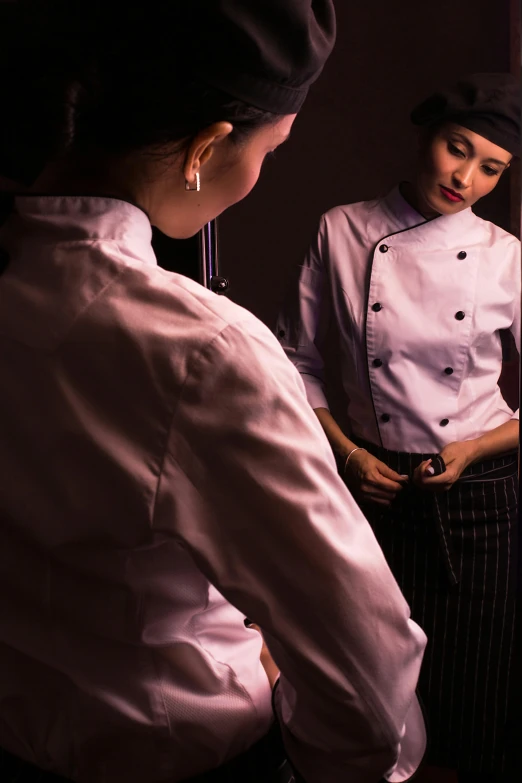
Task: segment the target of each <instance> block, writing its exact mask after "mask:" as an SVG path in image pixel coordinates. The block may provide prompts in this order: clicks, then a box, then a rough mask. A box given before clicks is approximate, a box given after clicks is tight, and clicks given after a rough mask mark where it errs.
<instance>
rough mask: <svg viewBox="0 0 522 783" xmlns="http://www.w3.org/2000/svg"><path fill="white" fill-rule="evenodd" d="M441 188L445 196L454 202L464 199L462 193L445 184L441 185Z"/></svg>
mask: <svg viewBox="0 0 522 783" xmlns="http://www.w3.org/2000/svg"><path fill="white" fill-rule="evenodd" d="M439 188H440V191H441V193H442V195H443V196H444V198H446V199H447V200H448V201H451V202H452V203H453V204H456V203H458V202H460V201H464V197H463V196H461V195H460V193H456V192H455V191H454V190H452V189H451V188H445V187H444V185H439Z"/></svg>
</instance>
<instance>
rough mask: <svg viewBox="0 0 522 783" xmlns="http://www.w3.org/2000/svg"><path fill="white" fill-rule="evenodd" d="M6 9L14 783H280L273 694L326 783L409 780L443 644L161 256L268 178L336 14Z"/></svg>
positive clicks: (312, 774)
mask: <svg viewBox="0 0 522 783" xmlns="http://www.w3.org/2000/svg"><path fill="white" fill-rule="evenodd" d="M2 5H4V4H2ZM9 5H11V6H12V9H11V10H12V12H13V13H14V14H15V17H16V18H14V20H13V25H14V26H15V28H16V29H15V31H14V32H13V34H12V35H6V33H5V26H2V32H3V39H4V40H3V48H2V50H1V51H0V56H2V57H4V56H6V47H7V48H8V44H9V43H10V41H12V42H13V50H12V52H11V59H10V60H9V61H8V62H6V63H5V64H4V65H5V66H6V68H7V67H8V66H11V67H10V70H9V79H5V80H3V81H2V83H1V84H0V88H1V90H2V94H1V95H0V98H1V103H2V107H3V109H4V110H5V114H4V116H3V118H2V123H1V125H0V173H2V174H4V175H6V176H10V177H11V179H15V180H16V179H17V178H20V177H22V176H24V177H25V179H26V180H27V181H28V182H30V183H31V182H32V183H33V184H32V185H31V187H30V189H29V192H28V193H26V194H23V195H17V196H16V198H14V199H11V207H10V209H7V206H6V209H5V211H4V215H3V217H4V222H3V225H2V227H1V230H0V248H1V249H2V254H1V261H2V270H1V271H2V274H1V275H0V365H1V367H2V383H1V384H0V411H1V428H2V432H1V437H0V475H1V477H2V480H1V487H0V747H2V748H3V752H1V751H0V780H1V781H2V783H11V781H13V782H14V781H16V783H28V782H29V781H35V782H36V781H40V780H41V779H42V778H41V776H42V774H43V773H41V769H44V770H47V771H48V772H49V775H51V777H49V776H45V780H51V779H53V780H54V779H57V778H55V777H54V776H55V775H60V776H63V777H65V778H67V779H70V780H73V781H76V783H177V781H181V780H183V781H186V780H191V781H197V783H224V781H226V783H236V782H239V781H248V783H270V781H277V783H282V781H285V780H286V779H289V776H290V770H289V769H287V768H283V769H281V768H280V767H281V763H282V761H283V759H284V749H282V747H281V743H280V736H279V734H278V731H277V730H275V729H274V725H275V724H274V717H273V708H272V702H273V704H274V707H275V710H276V712H277V715H278V716H279V718H280V723H281V728H282V734H283V740H284V743H285V748H286V752H287V753H288V755H289V756H290V758H291V760H292V762H293V764H294V765H295V767H296V769H298V770H302V771H303V773H304V775H305V777H306V780H307V782H308V783H323V781H325V782H327V783H337V781H338V782H339V783H344V781H345V780H346V778H347V776H348V777H349V778H350V780H351V781H354V782H361V781H364V783H366V782H367V781H378V780H380V779H381V778H382V776H383V775H386V776H387V778H388V779H389V780H405V779H407V778H408V777H409V776H410V775H411V773H412V772H413V771H414V770H415V768H416V766H417V765H418V764H419V762H420V758H421V756H422V753H423V744H424V743H423V723H422V719H420V716H419V708H418V704H417V702H416V700H415V697H414V692H415V686H416V681H417V677H418V672H419V668H420V662H421V659H422V652H423V649H424V644H425V635H424V633H423V632H422V631H421V630H420V628H419V627H418V626H417V625H416V624H415V623H413V622H412V621H411V620H410V618H409V609H408V607H407V605H406V602H405V601H404V598H403V597H402V595H401V593H400V591H399V588H398V587H397V585H396V583H395V580H394V579H393V576H392V574H391V571H390V569H389V567H388V566H387V564H386V561H385V559H384V557H383V555H382V552H381V551H380V549H379V547H378V545H377V543H376V542H375V540H374V537H373V534H372V532H371V529H370V527H369V525H368V523H367V522H366V520H365V519H364V516H363V515H362V514H361V512H360V510H359V509H358V508H357V506H356V504H355V503H354V502H353V500H352V498H351V496H350V495H349V492H348V491H347V489H346V487H345V486H344V484H343V482H342V481H341V480H340V478H339V476H338V475H337V471H336V469H335V462H334V460H333V459H332V456H331V451H330V449H329V446H328V442H327V440H326V438H325V437H324V434H323V432H322V430H321V428H320V426H319V424H318V422H317V419H316V417H315V416H314V415H313V413H312V411H311V410H310V408H309V406H308V403H307V401H306V397H305V394H304V390H303V388H302V383H301V380H300V378H299V375H298V373H297V372H296V371H295V370H294V368H293V367H292V366H291V364H290V362H288V360H287V359H286V357H285V355H284V352H283V351H282V350H281V347H280V346H279V344H278V343H277V340H276V339H275V338H274V337H273V335H272V334H271V333H270V331H269V330H268V329H266V327H264V326H263V325H262V324H261V323H260V322H259V321H258V320H257V319H255V318H254V317H253V316H252V315H251V314H249V313H248V312H246V311H244V310H243V309H242V308H239V307H237V306H236V305H234V304H233V303H232V302H230V301H228V300H227V299H226V298H219V297H217V296H216V295H215V294H213V293H211V292H210V291H208V290H206V289H204V288H203V287H201V286H199V285H197V284H196V283H194V282H192V281H190V280H188V279H186V278H183V277H181V276H179V275H173V274H170V273H167V272H165V271H164V270H161V269H159V268H158V266H157V263H156V259H155V257H154V253H153V251H152V247H151V233H152V232H151V224H153V225H155V226H157V227H159V228H160V229H161V230H162V231H163V232H164V233H166V234H167V235H169V236H173V237H179V238H183V237H187V236H192V235H194V234H195V233H196V232H197V231H198V230H199V229H200V228H201V227H202V226H203V225H204V224H205V223H206V222H207V221H208V220H211V219H212V218H214V217H216V215H217V214H219V213H220V212H222V211H223V210H224V209H226V208H227V207H228V206H229V205H230V204H232V203H234V202H236V201H238V200H240V199H241V198H243V197H244V196H245V195H246V194H247V193H248V192H249V190H251V188H252V187H253V186H254V184H255V182H256V180H257V178H258V176H259V170H260V167H261V164H262V161H263V159H264V157H265V155H266V154H267V153H269V152H270V151H271V150H273V149H274V148H275V147H277V146H278V145H279V144H281V143H282V142H283V141H284V140H285V139H286V137H287V136H288V133H289V131H290V127H291V125H292V122H293V119H294V117H295V114H296V113H297V111H298V110H299V108H300V106H301V104H302V102H303V100H304V98H305V96H306V93H307V90H308V87H309V85H310V84H311V83H312V82H313V81H314V80H315V78H316V77H317V76H318V75H319V73H320V71H321V69H322V66H323V64H324V62H325V60H326V58H327V56H328V54H329V53H330V51H331V48H332V46H333V41H334V37H335V18H334V11H333V5H332V2H331V0H314V2H312V0H277V2H276V0H262V1H261V0H255V2H250V3H238V2H235V0H219V1H218V0H210V1H209V0H191V2H190V3H176V2H170V1H164V0H149V2H147V3H127V4H123V6H122V4H121V3H117V2H115V0H104V1H103V2H100V3H97V2H89V3H85V2H80V0H66V1H64V2H62V1H61V0H60V1H59V2H58V1H57V0H47V1H46V2H43V1H42V0H34V2H33V0H31V2H29V1H27V2H25V1H24V0H20V2H18V3H16V4H14V3H13V4H9ZM122 7H124V12H123V14H122ZM18 8H20V9H21V11H22V14H23V16H22V17H18V16H17V9H18ZM16 30H17V31H18V34H17V35H16V34H15V32H16ZM20 31H21V32H20ZM24 47H25V48H24ZM13 63H15V65H16V67H12V64H13ZM0 66H1V67H0V70H2V73H4V72H6V71H4V69H3V64H2V63H0ZM6 107H8V108H7V109H6ZM35 177H36V180H35ZM34 180H35V181H34ZM267 368H270V372H267ZM232 413H233V415H232ZM296 433H297V435H296ZM290 441H291V443H292V450H290V449H289V448H288V442H290ZM325 493H326V495H327V497H328V502H327V503H325V500H324V494H325ZM347 506H348V508H349V509H350V512H349V513H348V514H346V507H347ZM346 541H350V545H349V546H347V545H346ZM354 585H355V586H356V588H357V589H355V590H354ZM332 594H334V595H337V598H338V600H337V601H332ZM361 596H364V598H363V599H361ZM245 615H246V616H248V617H250V618H252V620H254V621H255V622H256V623H257V624H259V626H261V627H262V629H263V631H264V632H265V635H266V638H267V640H268V641H269V644H270V649H271V651H272V653H273V656H274V658H275V660H276V661H277V664H278V666H279V669H280V671H281V677H280V679H279V680H278V682H279V685H278V687H277V689H276V690H275V692H274V693H272V688H271V684H273V682H274V679H275V678H277V672H275V671H274V669H275V665H274V664H273V662H272V663H271V662H270V658H269V656H268V654H267V653H266V650H264V651H263V648H262V639H261V637H260V635H259V633H258V632H257V630H255V629H253V628H247V627H245V624H244V618H245ZM377 640H378V643H377ZM260 654H261V657H262V661H263V662H264V663H265V665H266V671H265V669H264V667H263V665H262V661H261V660H260ZM267 674H268V675H269V676H267ZM290 683H291V684H290ZM405 726H406V735H405V736H404V728H405ZM276 728H277V727H276ZM278 738H279V742H278ZM296 774H297V773H296ZM60 779H61V778H60Z"/></svg>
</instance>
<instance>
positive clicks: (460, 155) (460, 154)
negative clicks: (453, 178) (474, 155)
mask: <svg viewBox="0 0 522 783" xmlns="http://www.w3.org/2000/svg"><path fill="white" fill-rule="evenodd" d="M448 152H451V154H452V155H455V156H456V157H458V158H465V157H466V153H465V152H464V151H463V150H461V149H459V148H458V147H456V146H455V145H454V144H452V142H451V141H448Z"/></svg>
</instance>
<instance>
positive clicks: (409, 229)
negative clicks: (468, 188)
mask: <svg viewBox="0 0 522 783" xmlns="http://www.w3.org/2000/svg"><path fill="white" fill-rule="evenodd" d="M431 220H435V218H432V219H431ZM431 220H423V221H422V222H421V223H416V224H415V225H414V226H409V227H408V228H401V230H400V231H395V232H394V233H393V234H386V236H384V237H382V238H381V239H379V241H378V242H377V243H376V244H375V246H374V247H373V250H372V252H371V257H370V266H369V269H368V273H367V275H368V278H367V279H368V285H367V286H366V310H365V314H364V351H365V353H366V377H367V378H368V388H369V390H370V398H371V401H372V408H373V415H374V417H375V424H376V426H377V432H378V433H379V440H380V442H381V446H382V447H383V448H384V443H383V440H382V435H381V428H380V426H379V417H378V416H377V411H376V409H375V401H374V399H373V391H372V381H371V377H370V363H369V359H368V309H369V307H370V284H371V281H372V272H373V259H374V256H375V252H376V250H377V248H378V247H379V245H380V244H381V243H382V242H384V241H385V240H386V239H389V238H390V237H396V236H397V235H398V234H404V233H405V232H406V231H412V230H413V229H414V228H419V227H420V226H425V225H426V223H430V222H431Z"/></svg>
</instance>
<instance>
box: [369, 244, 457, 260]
mask: <svg viewBox="0 0 522 783" xmlns="http://www.w3.org/2000/svg"><path fill="white" fill-rule="evenodd" d="M389 249H390V248H389V247H388V245H379V250H380V251H381V253H387V252H388V250H389ZM467 257H468V254H467V253H466V251H465V250H461V251H460V252H459V253H457V258H458V259H459V261H464V259H465V258H467Z"/></svg>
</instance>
